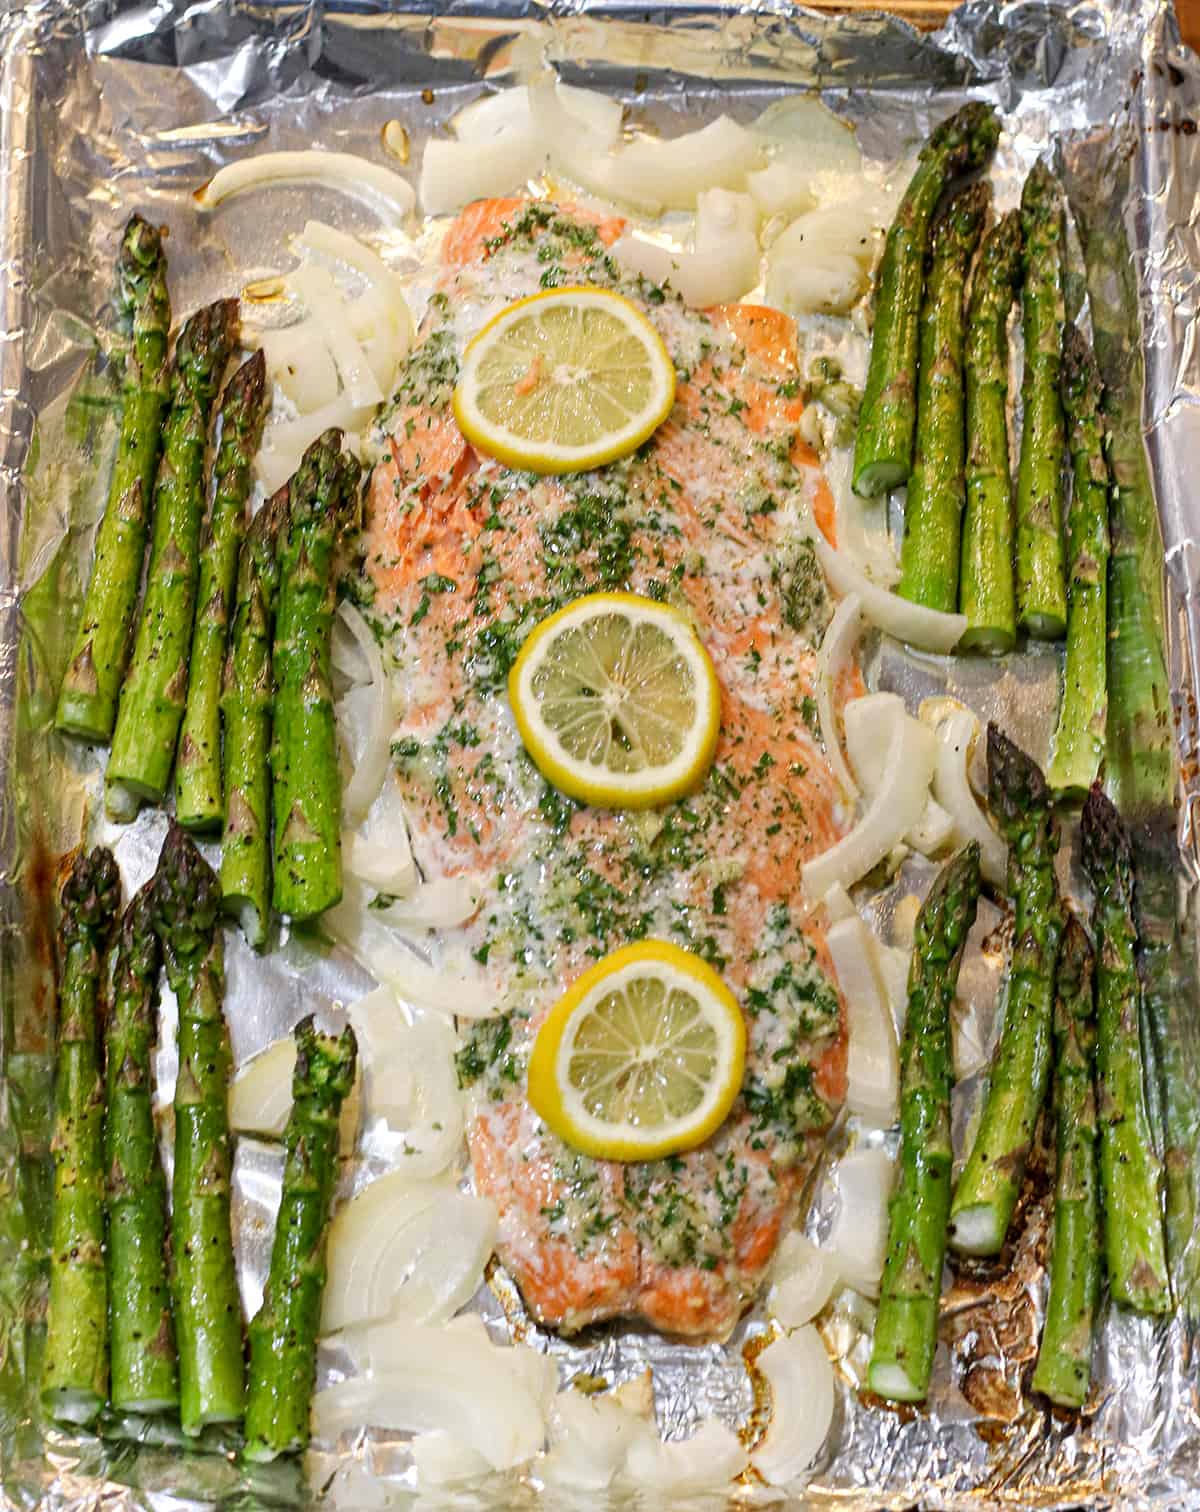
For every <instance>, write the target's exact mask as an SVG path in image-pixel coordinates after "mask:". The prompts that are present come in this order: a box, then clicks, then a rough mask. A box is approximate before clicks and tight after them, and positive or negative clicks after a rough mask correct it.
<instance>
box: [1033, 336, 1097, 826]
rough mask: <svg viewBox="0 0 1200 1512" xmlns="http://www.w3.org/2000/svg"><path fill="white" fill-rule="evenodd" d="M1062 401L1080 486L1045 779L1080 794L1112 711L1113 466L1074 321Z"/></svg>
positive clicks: (1092, 364) (1066, 343)
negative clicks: (1059, 691)
mask: <svg viewBox="0 0 1200 1512" xmlns="http://www.w3.org/2000/svg"><path fill="white" fill-rule="evenodd" d="M1062 399H1063V408H1064V410H1065V411H1066V416H1067V424H1068V431H1069V441H1068V444H1069V447H1070V452H1071V460H1072V465H1073V468H1074V475H1075V487H1074V492H1073V494H1072V498H1071V511H1070V515H1069V519H1068V531H1067V534H1068V539H1069V550H1070V557H1071V580H1070V583H1069V585H1068V601H1067V659H1066V667H1065V670H1064V673H1063V695H1062V703H1061V705H1060V707H1059V711H1058V728H1057V730H1056V731H1055V735H1054V749H1053V754H1052V756H1051V758H1050V765H1049V767H1048V769H1047V771H1046V779H1047V781H1048V782H1049V783H1050V786H1051V787H1052V788H1053V789H1054V790H1055V792H1056V793H1059V794H1060V795H1061V796H1062V797H1064V798H1067V799H1073V800H1082V799H1083V798H1084V797H1085V796H1086V794H1087V791H1088V789H1089V788H1090V787H1091V785H1092V783H1093V782H1095V780H1096V776H1097V774H1098V773H1099V771H1100V758H1101V757H1102V756H1103V754H1104V742H1105V734H1106V724H1107V716H1108V671H1107V656H1108V644H1107V642H1108V623H1107V621H1108V467H1107V465H1106V463H1105V460H1104V451H1103V447H1102V440H1101V425H1100V374H1099V372H1098V370H1097V368H1096V360H1095V358H1094V357H1093V356H1092V352H1091V348H1090V347H1089V346H1088V344H1087V341H1086V340H1085V338H1084V337H1083V335H1082V333H1081V332H1080V330H1079V328H1078V327H1077V326H1074V325H1071V326H1068V327H1067V328H1066V330H1065V331H1064V333H1063V385H1062Z"/></svg>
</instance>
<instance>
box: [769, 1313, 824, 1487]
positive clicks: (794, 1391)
mask: <svg viewBox="0 0 1200 1512" xmlns="http://www.w3.org/2000/svg"><path fill="white" fill-rule="evenodd" d="M758 1368H759V1369H760V1370H761V1371H762V1373H763V1375H764V1376H766V1378H767V1383H768V1385H769V1386H770V1388H771V1401H772V1411H771V1422H770V1426H769V1427H768V1429H767V1432H766V1435H765V1437H764V1438H763V1440H762V1442H761V1443H760V1444H759V1445H758V1447H757V1448H756V1449H755V1450H754V1452H753V1454H752V1455H751V1456H750V1462H751V1464H752V1465H753V1466H754V1468H755V1469H756V1470H757V1471H758V1473H759V1474H760V1475H761V1476H762V1477H763V1479H764V1480H766V1481H769V1482H770V1484H771V1485H773V1486H785V1485H787V1484H788V1483H789V1482H790V1481H794V1480H796V1479H797V1478H798V1477H799V1476H801V1475H803V1474H804V1472H805V1471H806V1470H808V1469H809V1468H810V1467H811V1465H812V1463H813V1461H814V1460H815V1459H816V1457H817V1455H818V1454H820V1452H821V1448H822V1446H823V1445H824V1443H825V1440H826V1438H827V1437H828V1435H829V1427H830V1424H831V1423H832V1422H833V1366H832V1365H831V1364H830V1363H829V1356H828V1355H827V1354H826V1352H825V1345H824V1344H823V1343H822V1342H821V1336H820V1334H819V1333H818V1332H817V1330H816V1329H815V1328H813V1327H812V1326H811V1325H809V1326H808V1327H806V1328H798V1329H796V1330H795V1332H794V1333H790V1334H788V1335H787V1336H786V1337H785V1338H782V1339H776V1340H775V1341H774V1343H772V1344H769V1345H768V1346H767V1348H766V1349H764V1350H763V1352H762V1354H760V1355H759V1357H758Z"/></svg>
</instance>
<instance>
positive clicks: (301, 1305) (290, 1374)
mask: <svg viewBox="0 0 1200 1512" xmlns="http://www.w3.org/2000/svg"><path fill="white" fill-rule="evenodd" d="M295 1038H296V1070H295V1074H294V1076H293V1078H292V1111H291V1114H290V1116H289V1118H288V1124H287V1131H286V1133H285V1135H284V1145H285V1148H286V1152H287V1155H286V1160H285V1164H284V1171H283V1197H282V1200H281V1202H280V1207H279V1217H278V1218H277V1220H276V1223H275V1241H274V1244H273V1246H272V1248H271V1270H270V1274H269V1276H268V1278H267V1285H266V1289H265V1291H264V1293H263V1304H262V1307H261V1308H260V1309H259V1311H258V1313H257V1314H256V1315H255V1318H254V1320H253V1322H252V1323H251V1324H250V1390H249V1395H248V1398H247V1405H246V1458H247V1459H250V1460H272V1459H274V1458H275V1457H276V1456H277V1455H280V1454H290V1453H293V1452H295V1451H297V1450H301V1449H304V1448H306V1447H307V1444H308V1437H309V1434H308V1414H309V1404H310V1402H311V1399H312V1389H313V1378H314V1375H315V1373H316V1365H317V1332H318V1329H319V1326H320V1321H321V1299H322V1296H323V1294H324V1291H325V1230H326V1225H327V1223H328V1220H329V1206H330V1203H331V1202H332V1200H333V1188H334V1183H335V1180H336V1177H337V1155H338V1121H339V1118H340V1116H341V1109H342V1100H343V1099H344V1098H345V1097H346V1095H347V1094H348V1093H349V1091H350V1088H351V1086H352V1085H353V1083H354V1066H355V1060H356V1057H357V1053H358V1046H357V1043H356V1041H355V1038H354V1030H353V1029H351V1028H349V1027H347V1028H346V1029H344V1030H343V1031H342V1033H341V1034H340V1035H339V1036H338V1037H337V1038H336V1039H334V1038H332V1037H331V1036H329V1035H325V1034H321V1033H319V1032H318V1031H317V1029H316V1027H315V1025H314V1023H313V1020H312V1019H311V1018H306V1019H304V1020H303V1022H302V1023H300V1024H298V1025H297V1026H296V1031H295Z"/></svg>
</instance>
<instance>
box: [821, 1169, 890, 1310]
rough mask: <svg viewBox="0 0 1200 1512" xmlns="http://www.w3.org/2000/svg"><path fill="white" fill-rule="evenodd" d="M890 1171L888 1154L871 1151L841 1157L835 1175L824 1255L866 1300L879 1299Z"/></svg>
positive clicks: (885, 1241) (885, 1244) (886, 1224)
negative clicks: (834, 1206) (833, 1212)
mask: <svg viewBox="0 0 1200 1512" xmlns="http://www.w3.org/2000/svg"><path fill="white" fill-rule="evenodd" d="M894 1170H895V1168H894V1166H893V1164H892V1161H891V1158H890V1156H889V1155H888V1153H887V1151H886V1150H881V1149H877V1148H874V1147H872V1148H870V1149H861V1150H852V1151H851V1152H850V1154H848V1155H843V1156H842V1158H841V1159H840V1160H839V1161H838V1163H837V1168H836V1170H835V1172H834V1179H835V1182H836V1185H837V1189H838V1197H839V1199H840V1206H839V1208H838V1214H837V1217H836V1219H835V1220H834V1224H833V1232H832V1234H831V1235H830V1238H829V1252H830V1254H831V1255H833V1256H834V1257H835V1259H836V1263H837V1266H838V1269H839V1270H840V1272H841V1275H842V1280H843V1281H845V1282H846V1284H847V1285H848V1286H852V1287H853V1288H854V1290H855V1291H857V1292H861V1293H862V1294H863V1295H864V1296H867V1297H875V1296H878V1295H879V1278H880V1277H881V1276H882V1275H883V1262H884V1256H885V1253H886V1249H887V1229H888V1219H887V1209H888V1199H889V1198H890V1196H891V1193H892V1181H893V1176H894Z"/></svg>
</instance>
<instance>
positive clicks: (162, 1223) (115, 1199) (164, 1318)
mask: <svg viewBox="0 0 1200 1512" xmlns="http://www.w3.org/2000/svg"><path fill="white" fill-rule="evenodd" d="M161 960H162V952H161V950H160V948H159V943H158V936H157V935H156V934H155V932H154V898H153V883H150V884H147V886H146V887H143V888H142V890H141V892H139V893H138V894H137V896H136V897H135V898H134V899H133V901H132V902H131V903H130V905H129V907H128V908H127V909H126V910H125V917H124V918H123V919H122V921H121V931H120V934H119V936H118V939H117V945H116V952H115V960H114V963H113V1000H112V1014H111V1017H110V1018H109V1022H108V1036H107V1042H106V1046H105V1049H106V1059H107V1079H108V1113H107V1118H106V1120H105V1126H104V1142H105V1162H106V1164H107V1167H108V1273H109V1277H110V1286H109V1324H110V1328H111V1332H112V1405H113V1407H114V1408H115V1409H116V1410H117V1411H120V1412H138V1413H143V1412H144V1413H152V1412H162V1411H164V1410H165V1409H167V1408H169V1407H174V1406H176V1405H177V1403H178V1401H179V1376H178V1370H177V1367H176V1362H175V1331H174V1328H173V1326H172V1323H171V1302H170V1295H169V1289H168V1283H167V1256H166V1238H167V1183H166V1178H165V1177H164V1175H163V1170H162V1165H161V1163H160V1161H159V1158H158V1135H157V1132H156V1131H155V1127H154V1112H153V1109H152V1106H151V1101H150V1091H151V1056H152V1054H153V1050H154V1037H155V1010H156V1008H157V1006H158V970H159V966H160V964H161Z"/></svg>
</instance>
